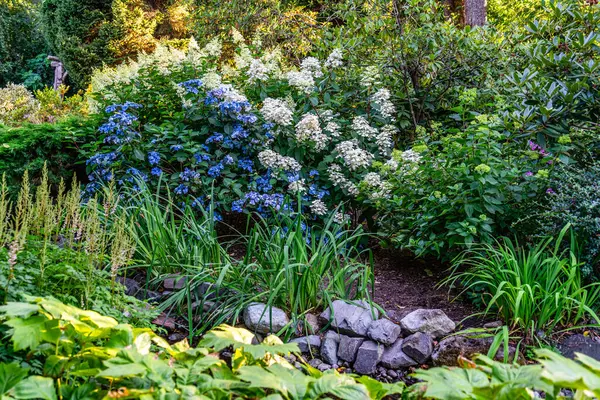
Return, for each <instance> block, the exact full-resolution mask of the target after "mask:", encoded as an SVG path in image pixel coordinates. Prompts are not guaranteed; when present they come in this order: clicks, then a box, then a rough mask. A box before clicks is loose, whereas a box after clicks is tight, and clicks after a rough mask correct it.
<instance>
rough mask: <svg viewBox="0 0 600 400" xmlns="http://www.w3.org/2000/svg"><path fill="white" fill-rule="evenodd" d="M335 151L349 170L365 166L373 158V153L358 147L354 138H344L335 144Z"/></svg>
mask: <svg viewBox="0 0 600 400" xmlns="http://www.w3.org/2000/svg"><path fill="white" fill-rule="evenodd" d="M335 151H336V153H338V157H339V158H341V159H342V160H343V161H344V164H345V165H346V167H348V169H349V170H350V171H355V170H357V169H359V168H366V167H368V166H369V165H370V164H371V161H372V160H373V155H372V154H371V153H369V152H368V151H366V150H364V149H362V148H360V146H359V144H358V142H357V141H356V140H346V141H343V142H341V143H338V145H337V146H335Z"/></svg>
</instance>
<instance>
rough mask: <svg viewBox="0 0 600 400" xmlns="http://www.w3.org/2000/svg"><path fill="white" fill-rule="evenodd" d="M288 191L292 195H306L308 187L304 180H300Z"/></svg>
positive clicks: (291, 185)
mask: <svg viewBox="0 0 600 400" xmlns="http://www.w3.org/2000/svg"><path fill="white" fill-rule="evenodd" d="M288 190H289V191H290V192H292V193H296V194H297V193H305V192H306V185H305V183H304V179H298V180H297V181H294V182H292V183H290V184H289V186H288Z"/></svg>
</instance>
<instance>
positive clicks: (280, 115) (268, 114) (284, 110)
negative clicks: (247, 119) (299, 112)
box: [260, 98, 294, 126]
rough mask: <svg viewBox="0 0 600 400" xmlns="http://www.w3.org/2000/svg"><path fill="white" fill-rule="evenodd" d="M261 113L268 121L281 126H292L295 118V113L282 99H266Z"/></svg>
mask: <svg viewBox="0 0 600 400" xmlns="http://www.w3.org/2000/svg"><path fill="white" fill-rule="evenodd" d="M260 111H261V113H262V115H263V117H264V118H265V120H266V121H268V122H272V123H274V124H277V125H281V126H289V125H291V124H292V121H293V118H294V112H293V111H292V110H291V109H290V107H289V106H288V104H287V103H286V102H285V101H283V100H280V99H272V98H266V99H265V101H263V106H262V108H261V110H260Z"/></svg>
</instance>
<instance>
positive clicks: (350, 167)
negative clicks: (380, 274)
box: [88, 33, 396, 216]
mask: <svg viewBox="0 0 600 400" xmlns="http://www.w3.org/2000/svg"><path fill="white" fill-rule="evenodd" d="M234 36H235V38H234V39H235V40H237V41H238V42H240V43H241V45H240V48H239V49H238V52H239V53H238V56H237V58H236V62H237V65H236V66H237V69H236V70H233V69H231V68H225V67H224V68H223V71H213V70H211V68H212V66H214V65H215V58H218V56H219V54H220V46H219V43H218V42H213V43H211V44H210V45H209V46H207V47H206V48H205V49H198V48H195V47H192V48H191V49H190V50H189V52H188V53H187V55H185V54H183V53H180V52H177V51H176V50H172V49H171V50H169V51H168V50H166V49H165V50H163V51H161V52H159V53H157V54H155V55H154V56H153V57H151V58H145V59H143V61H142V62H141V63H138V64H134V65H131V66H124V67H120V68H118V69H117V70H116V71H114V72H113V71H108V72H107V73H104V74H100V75H98V76H96V77H95V78H94V82H97V86H98V87H99V89H101V91H100V92H99V94H100V95H102V96H103V98H99V100H100V101H101V103H100V104H102V103H106V100H105V99H106V98H108V99H110V101H115V100H119V101H120V102H123V101H125V100H128V101H129V102H124V103H122V104H116V105H109V106H108V107H107V108H106V111H107V113H108V114H109V115H110V116H109V120H108V122H107V123H105V124H104V125H102V126H101V127H100V129H99V131H100V133H101V136H100V140H102V142H99V143H98V150H99V152H98V153H97V154H94V155H93V156H92V157H91V158H90V161H89V165H90V168H91V170H92V175H91V178H90V179H91V180H92V181H93V183H92V184H90V185H88V189H89V190H95V189H96V188H98V187H99V186H100V184H101V183H102V182H105V181H107V180H110V179H115V180H117V182H118V183H119V184H124V183H127V182H133V181H134V180H135V179H136V178H139V179H142V180H144V181H147V182H149V183H151V184H152V186H155V185H156V183H157V181H158V180H162V181H164V182H166V183H167V184H168V186H169V187H170V188H171V190H172V191H173V193H174V194H175V195H176V196H180V197H181V198H187V199H190V201H192V202H193V204H194V205H195V206H198V207H206V206H207V200H208V197H209V196H212V199H213V200H214V201H215V207H216V208H217V209H218V210H219V211H221V210H226V211H235V212H241V211H242V210H245V209H251V210H258V211H259V212H264V213H267V212H269V210H271V209H276V210H279V209H280V208H281V207H282V206H283V205H284V199H285V198H286V197H290V198H291V200H292V201H294V200H295V199H296V198H297V196H301V197H302V200H303V202H304V204H305V205H306V206H307V208H308V209H309V210H310V212H311V213H312V214H314V215H316V216H322V215H324V214H326V213H327V212H328V211H330V210H331V209H332V207H336V206H337V205H339V204H341V203H342V202H345V201H352V200H353V197H354V196H355V195H356V194H357V193H358V189H357V187H358V185H359V184H360V182H361V181H362V180H363V178H365V177H366V176H367V173H368V170H369V167H370V165H371V163H372V162H373V161H375V160H385V159H386V157H387V156H388V154H389V153H390V151H391V149H392V147H393V140H394V134H395V132H396V128H395V127H394V126H393V125H392V124H391V123H392V122H393V121H394V119H395V107H394V105H393V103H391V101H390V98H389V96H390V94H389V91H388V90H387V89H385V88H382V87H381V86H380V85H378V84H377V81H378V79H379V73H378V72H377V71H376V70H372V69H368V70H365V71H363V72H362V74H361V75H360V76H356V78H352V77H351V76H347V75H346V74H345V79H338V77H337V74H338V72H340V73H343V71H341V70H340V68H339V67H340V66H341V65H342V64H343V59H342V57H343V55H342V53H341V51H339V50H334V51H333V52H332V53H331V55H330V56H329V57H328V58H327V59H326V60H323V61H321V60H318V59H316V58H314V57H309V58H306V59H305V60H304V61H303V62H302V65H301V68H300V70H299V71H296V70H289V71H288V72H284V71H285V65H283V64H281V63H280V62H279V61H278V59H277V53H265V54H263V55H262V56H261V57H255V56H253V55H252V53H251V52H250V49H249V48H248V47H247V46H246V45H244V44H243V43H242V41H243V38H241V37H239V34H238V33H234ZM107 80H108V82H106V81H107ZM225 82H232V83H225ZM353 82H354V85H353ZM342 85H343V86H342ZM352 86H354V89H353V90H351V89H350V87H352ZM144 87H148V88H152V89H150V90H144V89H142V88H144ZM156 88H161V89H162V90H161V91H160V95H159V94H158V93H157V92H156V91H155V90H156ZM117 89H118V90H117ZM115 97H116V99H115ZM132 101H133V103H132ZM144 124H145V125H144Z"/></svg>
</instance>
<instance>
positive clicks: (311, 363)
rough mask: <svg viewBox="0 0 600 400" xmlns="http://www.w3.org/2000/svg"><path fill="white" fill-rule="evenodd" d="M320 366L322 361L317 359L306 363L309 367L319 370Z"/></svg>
mask: <svg viewBox="0 0 600 400" xmlns="http://www.w3.org/2000/svg"><path fill="white" fill-rule="evenodd" d="M321 364H323V361H321V360H319V359H318V358H313V359H312V360H310V361H309V362H308V365H310V366H311V367H313V368H319V365H321Z"/></svg>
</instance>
